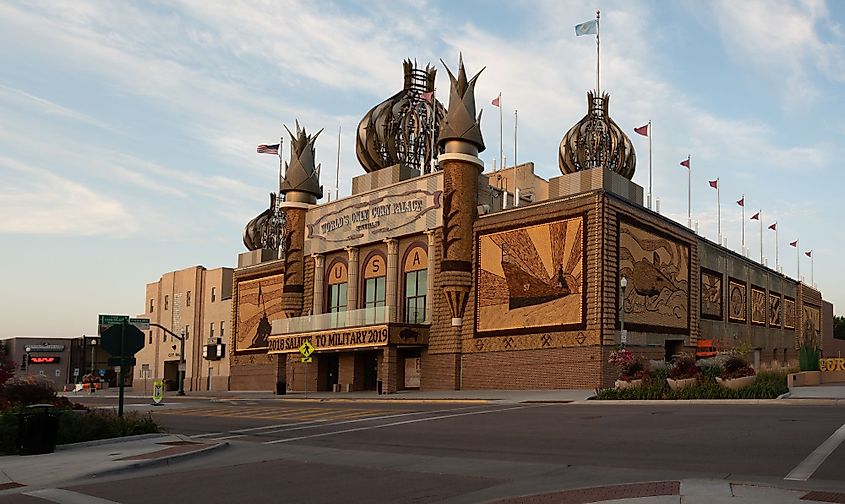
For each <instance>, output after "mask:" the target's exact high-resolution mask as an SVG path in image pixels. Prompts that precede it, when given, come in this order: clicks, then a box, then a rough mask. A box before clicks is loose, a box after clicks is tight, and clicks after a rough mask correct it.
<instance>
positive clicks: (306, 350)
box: [299, 340, 314, 357]
mask: <svg viewBox="0 0 845 504" xmlns="http://www.w3.org/2000/svg"><path fill="white" fill-rule="evenodd" d="M299 353H301V354H302V356H303V357H310V356H311V354H312V353H314V345H312V344H311V342H310V341H308V340H305V343H303V344H301V345H299Z"/></svg>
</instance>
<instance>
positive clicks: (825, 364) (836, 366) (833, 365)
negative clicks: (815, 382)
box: [819, 357, 845, 371]
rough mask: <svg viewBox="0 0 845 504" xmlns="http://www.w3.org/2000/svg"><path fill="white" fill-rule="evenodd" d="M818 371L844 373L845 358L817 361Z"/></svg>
mask: <svg viewBox="0 0 845 504" xmlns="http://www.w3.org/2000/svg"><path fill="white" fill-rule="evenodd" d="M819 371H845V358H842V357H839V358H837V359H819Z"/></svg>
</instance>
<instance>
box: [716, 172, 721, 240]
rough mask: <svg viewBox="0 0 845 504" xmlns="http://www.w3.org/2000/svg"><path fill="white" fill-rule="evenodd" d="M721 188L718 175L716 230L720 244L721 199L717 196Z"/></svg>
mask: <svg viewBox="0 0 845 504" xmlns="http://www.w3.org/2000/svg"><path fill="white" fill-rule="evenodd" d="M721 190H722V188H721V187H719V177H716V221H717V224H716V230H717V232H718V234H719V245H720V246H721V245H722V199H721V197H720V196H719V193H720V192H721Z"/></svg>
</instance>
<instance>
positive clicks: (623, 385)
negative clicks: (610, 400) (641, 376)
mask: <svg viewBox="0 0 845 504" xmlns="http://www.w3.org/2000/svg"><path fill="white" fill-rule="evenodd" d="M642 384H643V381H642V380H631V381H625V380H616V383H615V385H616V388H618V389H627V388H638V387H639V386H640V385H642Z"/></svg>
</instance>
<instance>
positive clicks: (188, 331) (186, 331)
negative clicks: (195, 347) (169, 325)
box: [182, 326, 191, 341]
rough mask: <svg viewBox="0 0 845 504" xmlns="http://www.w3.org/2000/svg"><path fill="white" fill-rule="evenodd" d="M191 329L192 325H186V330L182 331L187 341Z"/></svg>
mask: <svg viewBox="0 0 845 504" xmlns="http://www.w3.org/2000/svg"><path fill="white" fill-rule="evenodd" d="M190 329H191V326H185V332H183V333H182V336H184V337H185V341H187V340H188V339H189V337H190V335H191V334H190Z"/></svg>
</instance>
